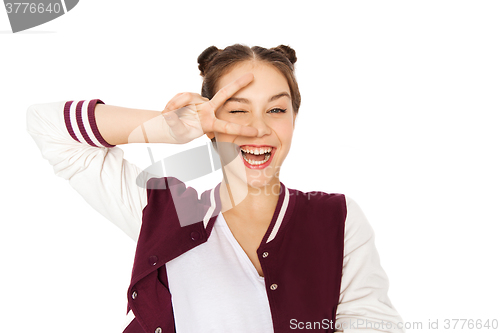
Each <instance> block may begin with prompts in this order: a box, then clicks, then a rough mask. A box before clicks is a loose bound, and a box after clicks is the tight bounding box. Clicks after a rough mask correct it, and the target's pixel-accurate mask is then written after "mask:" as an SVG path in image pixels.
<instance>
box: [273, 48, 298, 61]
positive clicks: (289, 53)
mask: <svg viewBox="0 0 500 333" xmlns="http://www.w3.org/2000/svg"><path fill="white" fill-rule="evenodd" d="M271 50H276V51H278V52H281V53H283V54H284V55H285V56H286V57H287V58H288V60H290V62H291V63H292V65H293V64H295V62H296V61H297V56H296V55H295V50H294V49H292V48H291V47H290V46H287V45H280V46H277V47H274V48H272V49H271Z"/></svg>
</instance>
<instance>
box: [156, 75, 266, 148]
mask: <svg viewBox="0 0 500 333" xmlns="http://www.w3.org/2000/svg"><path fill="white" fill-rule="evenodd" d="M252 80H253V75H252V74H250V73H248V74H245V75H243V76H242V77H240V78H238V79H237V80H235V81H233V82H231V83H229V84H228V85H227V86H225V87H223V88H222V89H220V90H219V91H218V92H217V93H216V94H215V95H214V97H213V98H212V99H211V100H209V99H208V98H205V97H202V96H200V95H199V94H195V93H181V94H177V95H176V96H174V98H172V99H171V100H170V101H169V102H168V104H167V105H166V106H165V110H164V111H163V112H162V114H163V116H164V117H165V120H166V122H167V124H168V125H169V129H168V130H169V132H170V133H169V134H170V136H171V137H172V138H173V139H174V140H175V142H176V143H186V142H189V141H191V140H194V139H196V138H198V137H200V136H202V135H203V134H207V136H209V137H210V138H213V136H214V132H220V133H227V134H231V135H243V136H256V135H257V134H258V130H257V129H256V128H254V127H250V126H243V125H239V124H236V123H231V122H227V121H224V120H221V119H218V118H217V117H215V112H216V111H217V109H218V108H220V107H221V106H222V105H223V104H224V102H225V101H226V100H227V99H228V98H230V97H231V96H233V95H234V94H235V93H236V92H237V91H239V90H240V89H242V88H243V87H245V86H247V85H248V84H249V83H250V82H252Z"/></svg>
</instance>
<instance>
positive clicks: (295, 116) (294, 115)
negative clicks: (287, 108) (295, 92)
mask: <svg viewBox="0 0 500 333" xmlns="http://www.w3.org/2000/svg"><path fill="white" fill-rule="evenodd" d="M296 118H297V112H294V113H293V129H294V130H295V119H296Z"/></svg>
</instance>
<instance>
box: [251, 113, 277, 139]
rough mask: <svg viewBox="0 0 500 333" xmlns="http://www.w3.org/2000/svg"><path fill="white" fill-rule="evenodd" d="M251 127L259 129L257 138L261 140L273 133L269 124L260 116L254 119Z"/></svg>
mask: <svg viewBox="0 0 500 333" xmlns="http://www.w3.org/2000/svg"><path fill="white" fill-rule="evenodd" d="M249 125H250V126H252V127H255V128H256V129H257V131H258V134H257V137H259V138H261V137H263V136H265V135H269V134H271V132H272V130H271V127H270V126H269V124H267V123H266V120H265V119H264V118H263V117H260V116H257V117H253V119H252V121H251V123H250V124H249Z"/></svg>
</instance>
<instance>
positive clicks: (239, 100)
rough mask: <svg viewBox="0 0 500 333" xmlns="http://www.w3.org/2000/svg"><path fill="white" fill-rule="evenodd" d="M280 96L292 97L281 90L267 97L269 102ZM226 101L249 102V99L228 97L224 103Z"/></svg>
mask: <svg viewBox="0 0 500 333" xmlns="http://www.w3.org/2000/svg"><path fill="white" fill-rule="evenodd" d="M281 97H288V98H290V99H292V98H291V97H290V94H289V93H287V92H282V93H279V94H277V95H274V96H272V97H271V98H269V102H272V101H275V100H277V99H280V98H281ZM227 102H237V103H245V104H250V101H249V100H248V99H247V98H242V97H229V98H228V99H227V100H226V102H225V103H224V104H226V103H227Z"/></svg>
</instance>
